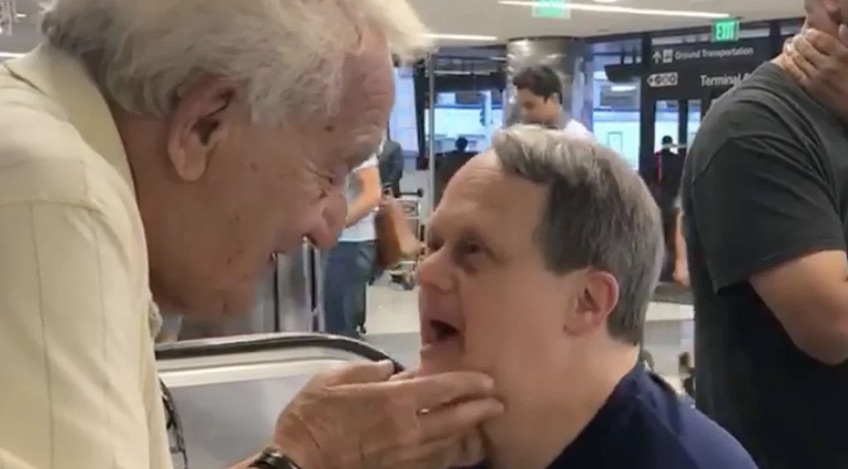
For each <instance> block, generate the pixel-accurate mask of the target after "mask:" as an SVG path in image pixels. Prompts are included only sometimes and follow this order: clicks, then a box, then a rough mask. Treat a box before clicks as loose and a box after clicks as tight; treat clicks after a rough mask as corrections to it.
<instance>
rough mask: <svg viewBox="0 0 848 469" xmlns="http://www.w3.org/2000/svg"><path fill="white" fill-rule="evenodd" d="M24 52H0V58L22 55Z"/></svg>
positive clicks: (12, 57)
mask: <svg viewBox="0 0 848 469" xmlns="http://www.w3.org/2000/svg"><path fill="white" fill-rule="evenodd" d="M23 55H24V54H22V53H20V52H0V58H2V59H14V58H17V57H23Z"/></svg>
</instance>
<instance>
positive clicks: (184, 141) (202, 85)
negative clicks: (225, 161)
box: [168, 76, 236, 182]
mask: <svg viewBox="0 0 848 469" xmlns="http://www.w3.org/2000/svg"><path fill="white" fill-rule="evenodd" d="M235 94H236V89H235V86H234V85H233V84H232V83H231V82H229V81H227V80H223V79H221V78H217V77H212V76H207V77H204V78H202V79H200V80H198V81H197V82H195V83H194V84H193V85H191V86H189V87H186V88H184V89H182V90H180V92H179V93H178V96H177V97H176V102H175V104H174V111H173V113H172V115H171V120H170V122H169V128H168V157H169V159H170V161H171V164H172V166H173V167H174V171H175V172H176V173H177V175H178V176H179V177H180V179H182V180H184V181H188V182H195V181H197V180H199V179H200V178H201V177H202V176H203V175H204V174H205V173H206V170H207V168H208V166H209V161H210V158H211V156H212V154H213V153H214V151H215V148H216V147H217V146H218V145H219V144H220V143H221V142H223V141H224V140H225V139H226V137H227V134H228V132H229V131H230V130H231V129H230V127H231V119H230V118H231V117H233V116H232V104H233V99H234V97H235Z"/></svg>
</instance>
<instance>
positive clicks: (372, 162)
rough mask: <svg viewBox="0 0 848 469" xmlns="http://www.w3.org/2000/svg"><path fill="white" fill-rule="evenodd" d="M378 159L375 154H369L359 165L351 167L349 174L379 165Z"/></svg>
mask: <svg viewBox="0 0 848 469" xmlns="http://www.w3.org/2000/svg"><path fill="white" fill-rule="evenodd" d="M379 163H380V161H379V159H378V158H377V155H371V156H369V157H368V159H367V160H365V161H363V162H362V163H360V164H359V166H357V167H355V168H353V170H352V171H351V174H353V173H356V172H357V171H361V170H363V169H365V168H375V167H377V166H378V165H379Z"/></svg>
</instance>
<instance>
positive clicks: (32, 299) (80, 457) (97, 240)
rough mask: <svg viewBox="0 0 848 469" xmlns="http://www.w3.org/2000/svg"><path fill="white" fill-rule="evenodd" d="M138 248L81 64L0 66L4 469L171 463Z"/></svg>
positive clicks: (35, 58)
mask: <svg viewBox="0 0 848 469" xmlns="http://www.w3.org/2000/svg"><path fill="white" fill-rule="evenodd" d="M151 305H152V302H151V295H150V288H149V285H148V273H147V249H146V246H145V240H144V231H143V229H142V223H141V217H140V215H139V212H138V207H137V204H136V201H135V191H134V188H133V183H132V177H131V174H130V170H129V165H128V163H127V159H126V155H125V153H124V150H123V145H122V143H121V139H120V137H119V135H118V132H117V129H116V127H115V124H114V122H113V121H112V118H111V113H110V111H109V108H108V107H107V104H106V102H105V101H104V99H103V97H102V96H101V94H100V93H99V92H98V90H97V89H96V87H95V86H94V84H93V82H92V81H91V80H90V79H89V77H88V75H87V74H86V73H85V72H84V70H83V69H82V68H81V66H80V65H79V63H78V62H76V61H75V60H73V59H71V58H70V57H68V56H66V55H65V54H63V53H61V52H59V51H57V50H55V49H52V48H49V47H44V46H43V47H41V48H39V49H37V50H36V51H35V52H33V53H31V54H29V55H27V56H25V57H23V58H20V59H17V60H13V61H9V62H5V63H3V64H0V469H168V468H170V467H172V463H171V458H170V454H169V451H168V440H167V434H166V431H165V422H164V414H163V409H162V402H161V399H160V391H159V387H158V381H157V377H156V362H155V358H154V354H153V340H152V337H151V328H150V324H149V322H150V321H149V319H150V317H149V314H151V312H153V311H154V308H153V307H152V306H151Z"/></svg>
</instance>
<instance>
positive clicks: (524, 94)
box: [512, 65, 594, 139]
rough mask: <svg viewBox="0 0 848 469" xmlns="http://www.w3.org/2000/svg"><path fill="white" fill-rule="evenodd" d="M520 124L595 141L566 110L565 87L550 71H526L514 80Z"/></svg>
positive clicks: (527, 69)
mask: <svg viewBox="0 0 848 469" xmlns="http://www.w3.org/2000/svg"><path fill="white" fill-rule="evenodd" d="M512 85H513V86H514V87H515V100H516V103H517V104H518V105H519V107H520V109H521V110H520V116H521V117H520V118H521V121H522V122H524V123H526V124H539V125H543V126H545V127H549V128H552V129H560V130H562V131H563V133H565V135H567V136H569V137H577V138H587V139H594V136H593V135H592V132H590V131H589V129H587V128H586V127H585V126H584V125H583V124H581V123H580V122H579V121H577V120H576V119H574V118H573V117H572V116H571V113H570V112H569V111H568V110H566V109H564V108H563V102H564V100H563V84H562V79H561V78H560V76H559V75H558V74H557V73H556V72H555V71H554V70H553V69H552V68H550V67H547V66H544V65H537V66H533V67H528V68H525V69H524V70H522V71H520V72H519V73H518V74H517V75H515V77H514V78H513V79H512Z"/></svg>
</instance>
